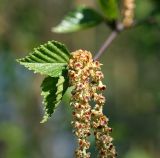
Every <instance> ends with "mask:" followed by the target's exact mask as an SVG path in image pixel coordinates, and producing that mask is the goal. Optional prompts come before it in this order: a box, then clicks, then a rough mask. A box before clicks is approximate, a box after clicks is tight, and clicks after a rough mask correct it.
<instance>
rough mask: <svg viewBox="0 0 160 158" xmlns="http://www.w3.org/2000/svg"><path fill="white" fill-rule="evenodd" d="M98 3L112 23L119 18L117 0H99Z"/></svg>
mask: <svg viewBox="0 0 160 158" xmlns="http://www.w3.org/2000/svg"><path fill="white" fill-rule="evenodd" d="M98 2H99V5H100V7H101V9H102V11H103V13H104V16H105V17H106V18H107V20H109V21H112V20H116V19H117V18H118V13H119V11H118V2H117V0H98Z"/></svg>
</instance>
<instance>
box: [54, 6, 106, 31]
mask: <svg viewBox="0 0 160 158" xmlns="http://www.w3.org/2000/svg"><path fill="white" fill-rule="evenodd" d="M102 21H103V17H102V16H101V15H100V14H99V13H97V12H96V11H95V10H93V9H91V8H87V7H78V8H77V9H75V10H73V11H72V12H70V13H69V14H68V15H67V16H65V17H64V19H63V20H62V21H61V23H60V24H59V25H58V26H56V27H53V28H52V31H53V32H56V33H67V32H75V31H79V30H82V29H84V28H90V27H93V26H95V25H98V24H99V23H101V22H102Z"/></svg>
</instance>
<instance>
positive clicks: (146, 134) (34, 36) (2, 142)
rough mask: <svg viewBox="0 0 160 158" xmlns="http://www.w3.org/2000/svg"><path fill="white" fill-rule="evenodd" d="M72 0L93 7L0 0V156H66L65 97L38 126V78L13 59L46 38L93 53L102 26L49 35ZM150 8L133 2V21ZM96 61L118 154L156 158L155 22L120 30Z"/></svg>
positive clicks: (147, 1) (71, 143) (158, 37)
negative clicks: (99, 64) (103, 75)
mask: <svg viewBox="0 0 160 158" xmlns="http://www.w3.org/2000/svg"><path fill="white" fill-rule="evenodd" d="M78 4H85V5H87V6H91V7H94V8H96V9H97V10H98V9H99V8H98V6H97V4H96V2H95V1H94V0H81V1H80V0H74V1H73V0H72V1H71V0H45V1H44V0H39V1H37V0H14V1H10V0H0V158H71V157H73V152H74V149H75V138H74V136H73V134H72V132H71V131H72V129H71V125H70V121H71V110H70V108H69V104H68V102H69V98H68V95H67V94H66V95H65V97H64V102H63V103H62V105H61V106H59V108H58V109H57V111H56V112H55V114H54V116H53V117H52V119H50V121H49V122H47V123H45V124H40V123H39V122H40V121H41V119H42V116H43V105H42V103H41V102H42V97H41V96H40V84H41V81H42V79H43V77H42V76H39V75H35V74H33V73H32V72H30V71H28V70H26V69H25V68H24V67H23V66H20V65H19V64H18V63H17V62H16V58H21V57H24V56H25V55H27V54H28V53H29V52H31V50H32V48H34V47H36V46H38V45H39V44H41V43H44V42H46V41H48V40H52V39H54V40H57V41H60V42H62V43H65V44H66V45H67V47H68V48H69V50H70V51H74V50H77V49H86V50H89V51H91V52H93V54H95V53H96V51H97V50H98V49H99V47H100V46H101V44H102V43H103V41H104V40H105V38H106V37H107V36H108V35H109V32H110V30H109V29H108V28H107V27H106V26H105V25H99V26H98V27H96V28H93V29H89V30H84V31H80V32H77V33H70V34H54V33H52V32H51V27H53V26H55V25H57V24H58V23H59V22H60V20H61V19H62V17H63V16H64V15H65V14H66V13H67V12H68V11H70V10H71V9H73V8H74V7H75V6H77V5H78ZM158 7H160V3H159V1H158V0H155V1H154V0H143V1H138V0H137V8H136V19H137V20H143V19H144V18H146V17H148V15H149V14H150V12H151V11H152V10H153V9H156V10H157V11H159V12H160V9H159V8H158ZM159 17H160V13H159ZM157 18H158V16H157ZM159 19H160V18H159ZM159 24H160V22H159ZM100 61H101V62H102V63H103V64H104V65H103V72H104V74H105V80H104V83H105V84H106V85H107V91H106V94H105V96H106V97H107V103H106V105H105V114H106V115H107V116H108V117H109V118H110V126H111V127H112V128H113V133H112V136H113V137H114V139H115V141H114V144H115V145H116V148H117V150H118V158H159V157H160V25H158V24H152V25H149V24H144V25H139V26H137V27H135V28H132V29H130V30H127V31H125V32H123V33H121V34H120V35H119V36H118V38H117V39H116V40H115V41H114V42H113V43H112V45H111V46H110V48H109V49H108V50H107V51H106V52H105V53H104V54H103V56H102V57H101V58H100ZM91 139H92V138H91ZM91 152H92V153H93V154H94V147H93V146H92V148H91ZM92 157H94V156H92Z"/></svg>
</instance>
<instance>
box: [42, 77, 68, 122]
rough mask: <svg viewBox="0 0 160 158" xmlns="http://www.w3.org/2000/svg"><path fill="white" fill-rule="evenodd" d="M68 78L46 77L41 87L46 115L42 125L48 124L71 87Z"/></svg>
mask: <svg viewBox="0 0 160 158" xmlns="http://www.w3.org/2000/svg"><path fill="white" fill-rule="evenodd" d="M68 81H69V80H68V77H64V76H59V77H56V78H55V77H50V76H49V77H46V78H45V79H44V80H43V82H42V85H41V88H42V93H41V95H42V96H43V104H44V105H45V114H44V117H43V120H42V121H41V123H44V122H46V121H47V120H48V119H49V118H50V117H51V116H52V114H53V113H54V111H55V109H56V108H57V106H58V105H59V103H60V102H61V100H62V97H63V95H64V93H65V91H66V90H67V88H68V86H69V82H68Z"/></svg>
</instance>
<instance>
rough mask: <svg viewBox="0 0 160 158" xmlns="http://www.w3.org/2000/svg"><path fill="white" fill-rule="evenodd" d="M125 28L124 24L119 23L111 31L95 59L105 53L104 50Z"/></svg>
mask: <svg viewBox="0 0 160 158" xmlns="http://www.w3.org/2000/svg"><path fill="white" fill-rule="evenodd" d="M123 29H124V27H123V25H122V24H121V23H118V24H117V28H116V29H115V30H113V31H112V32H111V34H110V35H109V37H107V39H106V40H105V42H104V43H103V45H102V46H101V47H100V49H99V51H98V52H97V54H96V55H95V57H94V60H97V59H98V58H99V57H100V56H101V55H102V54H103V53H104V51H105V50H106V49H107V48H108V47H109V46H110V45H111V43H112V42H113V40H114V39H115V38H116V37H117V35H118V34H119V33H120V32H121V31H122V30H123Z"/></svg>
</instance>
